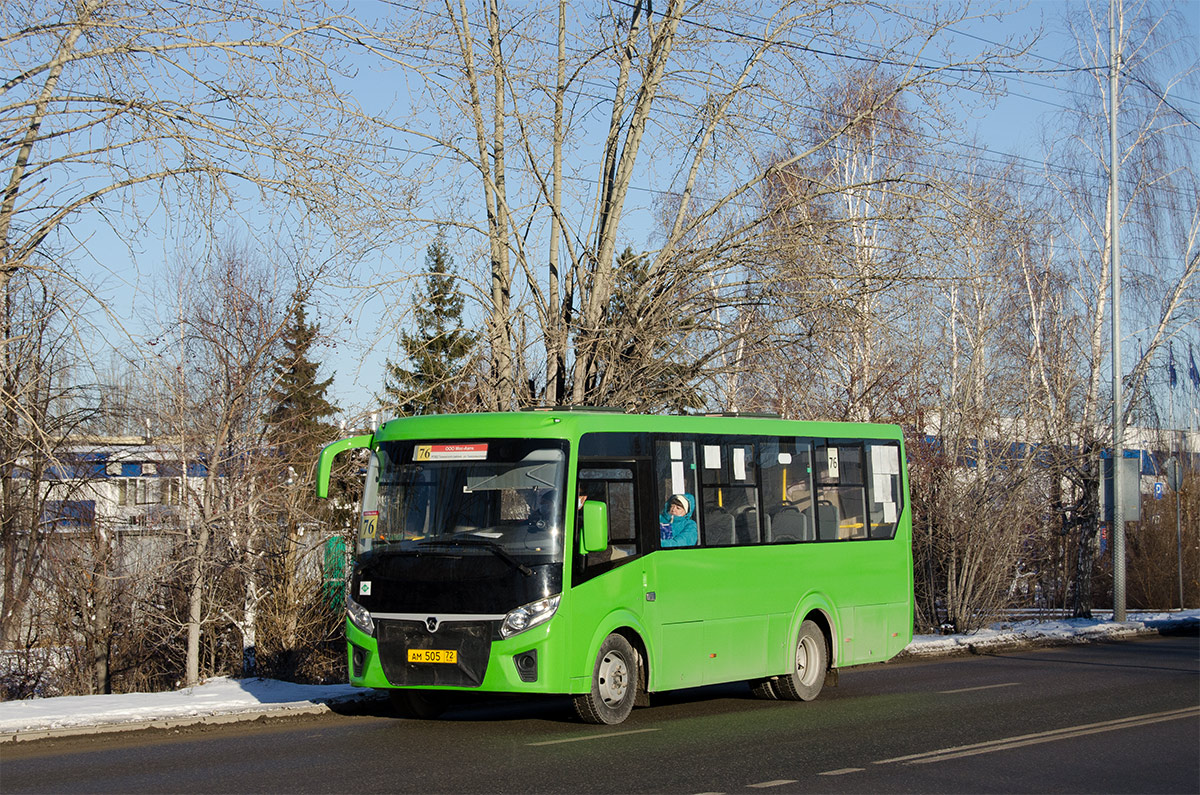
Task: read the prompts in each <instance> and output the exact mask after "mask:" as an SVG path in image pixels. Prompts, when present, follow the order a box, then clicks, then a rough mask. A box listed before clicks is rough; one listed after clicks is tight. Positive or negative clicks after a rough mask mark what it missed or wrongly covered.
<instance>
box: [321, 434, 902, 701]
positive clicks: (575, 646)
mask: <svg viewBox="0 0 1200 795" xmlns="http://www.w3.org/2000/svg"><path fill="white" fill-rule="evenodd" d="M605 432H613V433H654V434H668V435H669V434H706V435H707V434H729V435H738V436H759V435H761V436H764V437H808V438H816V439H820V438H824V439H831V440H834V439H846V440H881V441H891V442H896V443H897V444H899V445H900V451H901V461H903V460H904V458H903V436H902V432H901V429H900V428H899V427H897V426H894V425H875V424H849V423H824V422H803V421H788V420H778V419H770V418H759V417H699V416H693V417H683V416H679V417H672V416H638V415H626V414H618V413H610V412H598V411H593V412H589V411H579V410H575V411H570V410H552V411H535V412H519V413H498V414H471V415H440V416H428V417H413V418H405V419H397V420H392V421H390V422H388V423H386V424H385V425H383V426H382V427H380V428H379V429H378V430H377V431H376V432H375V434H374V435H373V436H371V435H367V436H356V437H353V438H351V439H343V440H341V441H339V442H334V443H333V444H330V445H328V446H327V447H326V448H325V449H324V450H322V452H321V458H320V463H319V467H318V495H319V496H325V494H327V491H328V478H329V468H330V465H331V462H332V459H333V457H334V456H336V455H337V454H338V453H339V452H342V451H343V450H347V449H352V448H360V447H374V446H376V445H378V444H379V443H380V442H383V441H390V440H400V439H414V440H433V441H454V440H463V441H467V440H472V439H488V438H503V437H515V438H526V439H565V440H566V441H567V442H568V443H569V445H570V460H569V465H568V466H569V469H568V475H567V494H566V495H565V497H566V506H567V516H566V527H568V528H573V527H575V526H576V517H575V516H574V506H576V504H577V503H576V495H575V485H576V471H577V467H578V458H577V456H578V451H579V442H580V437H581V436H582V435H583V434H585V433H588V434H591V433H605ZM900 477H901V494H902V495H903V501H904V503H903V509H902V511H901V513H900V515H899V516H898V517H897V527H896V533H895V537H894V538H892V539H878V540H866V541H839V542H810V543H795V544H771V545H757V546H735V547H710V548H705V547H692V548H673V549H659V550H656V551H653V552H650V553H648V554H644V555H642V556H640V557H635V558H632V559H630V561H629V562H628V563H627V564H625V565H620V566H617V567H616V568H613V569H611V570H610V571H607V572H605V573H603V574H600V575H599V576H595V577H592V578H591V579H587V580H586V581H584V582H581V583H579V584H577V585H576V584H575V583H573V582H572V574H573V572H574V568H573V566H572V561H573V558H574V556H576V555H579V554H584V552H585V550H583V549H580V548H579V547H580V546H583V544H582V543H581V539H580V538H579V537H578V536H577V535H576V534H574V533H566V534H565V538H564V544H565V554H566V563H565V564H564V565H565V571H564V572H563V593H562V599H561V602H560V604H559V607H558V610H557V613H556V614H555V615H554V617H553V618H551V619H550V620H549V621H547V622H546V623H544V624H541V625H539V626H536V627H534V628H532V629H529V630H527V631H525V632H522V633H520V634H518V635H515V636H513V637H510V638H507V639H504V640H495V641H494V642H493V644H492V652H491V659H490V661H489V664H488V667H487V672H486V675H485V677H484V680H483V683H482V685H481V686H480V687H479V688H477V689H479V690H484V691H502V692H523V693H582V692H586V691H587V690H588V688H589V687H590V680H591V674H592V670H593V664H594V662H595V659H596V654H597V651H598V650H599V648H600V645H601V644H602V643H603V641H604V639H605V638H606V637H607V636H608V635H609V634H610V633H613V632H619V633H622V634H624V635H625V636H626V637H627V638H629V639H630V641H631V642H632V643H633V645H634V647H635V648H636V649H638V650H639V652H640V653H641V654H642V655H643V661H644V664H645V666H646V669H647V689H648V690H650V691H662V690H671V689H676V688H683V687H692V686H696V685H702V684H712V683H717V682H728V681H737V680H745V679H753V678H757V677H764V676H773V675H777V674H782V673H785V672H788V671H790V670H791V669H792V666H793V665H794V653H795V640H796V637H797V632H798V630H799V627H800V624H801V623H802V622H803V621H804V620H805V619H806V618H812V619H814V620H816V621H817V623H818V624H820V625H821V626H822V628H823V629H824V630H825V632H826V634H827V638H828V641H829V652H830V658H831V659H830V665H831V667H845V666H850V665H858V664H863V663H870V662H879V661H883V660H886V659H888V658H890V657H893V656H895V655H896V654H897V653H899V652H900V651H901V650H902V649H903V648H904V647H905V646H906V645H908V643H909V642H910V641H911V639H912V625H913V571H912V523H911V508H910V506H909V500H908V475H907V472H906V471H905V468H904V467H903V466H901V475H900ZM595 508H599V506H593V505H591V504H590V503H585V509H584V511H585V514H586V513H587V511H588V509H595ZM592 521H593V522H598V521H599V519H593V520H592ZM585 524H586V523H585ZM586 534H587V533H586V530H585V535H586ZM514 607H515V606H514ZM346 637H347V641H348V644H349V652H350V653H351V654H352V653H353V647H358V648H359V649H361V650H362V651H363V652H365V657H366V663H365V666H364V669H363V675H362V676H361V677H353V676H352V677H351V683H352V684H355V685H359V686H363V687H375V688H388V687H391V685H390V684H389V682H388V681H387V679H386V677H385V676H384V674H383V669H382V668H381V667H380V664H379V660H378V648H377V645H376V642H375V639H374V638H373V637H371V636H369V635H366V634H364V633H363V632H362V631H360V630H359V629H358V628H357V627H356V626H354V624H353V623H351V622H350V621H349V620H347V622H346ZM531 649H536V650H537V653H538V657H537V659H538V678H537V681H536V682H530V683H527V682H523V681H521V679H520V678H519V677H518V675H517V670H516V666H515V664H514V663H513V659H512V658H513V655H516V654H519V653H522V652H525V651H529V650H531ZM351 670H353V669H351Z"/></svg>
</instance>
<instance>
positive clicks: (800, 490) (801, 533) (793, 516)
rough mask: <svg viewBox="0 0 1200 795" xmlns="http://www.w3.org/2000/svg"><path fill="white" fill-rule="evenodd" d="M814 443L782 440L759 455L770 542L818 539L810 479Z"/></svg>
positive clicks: (803, 440)
mask: <svg viewBox="0 0 1200 795" xmlns="http://www.w3.org/2000/svg"><path fill="white" fill-rule="evenodd" d="M812 460H813V445H812V442H811V441H809V440H807V439H795V440H789V439H782V440H780V442H779V445H778V448H777V449H774V450H770V451H768V452H766V453H764V454H763V456H762V492H763V504H764V507H765V509H766V510H765V516H764V522H763V535H764V540H765V541H766V542H767V543H770V544H780V543H789V542H793V541H815V540H816V539H817V530H816V528H817V520H816V500H815V499H813V482H812Z"/></svg>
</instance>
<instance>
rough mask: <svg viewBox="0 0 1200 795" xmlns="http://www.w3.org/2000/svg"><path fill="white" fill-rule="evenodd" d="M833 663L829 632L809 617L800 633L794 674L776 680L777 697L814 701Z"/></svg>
mask: <svg viewBox="0 0 1200 795" xmlns="http://www.w3.org/2000/svg"><path fill="white" fill-rule="evenodd" d="M828 662H829V653H828V649H826V647H825V634H824V633H823V632H821V628H820V627H818V626H817V624H816V622H814V621H810V620H805V622H804V623H803V624H801V625H800V632H799V633H797V635H796V655H795V660H794V661H793V663H792V671H791V673H790V674H784V675H783V676H780V677H779V678H777V679H776V680H775V681H774V682H773V683H772V685H773V687H772V689H773V690H774V691H775V695H776V697H778V698H780V699H783V700H784V701H812V700H813V699H814V698H816V697H817V694H818V693H820V692H821V686H822V685H824V684H825V668H826V666H827V665H828Z"/></svg>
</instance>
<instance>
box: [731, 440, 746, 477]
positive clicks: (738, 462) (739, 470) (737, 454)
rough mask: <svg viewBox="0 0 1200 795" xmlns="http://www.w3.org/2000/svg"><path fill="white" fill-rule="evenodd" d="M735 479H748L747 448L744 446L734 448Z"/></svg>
mask: <svg viewBox="0 0 1200 795" xmlns="http://www.w3.org/2000/svg"><path fill="white" fill-rule="evenodd" d="M733 479H734V480H745V479H746V449H745V448H744V447H735V448H733Z"/></svg>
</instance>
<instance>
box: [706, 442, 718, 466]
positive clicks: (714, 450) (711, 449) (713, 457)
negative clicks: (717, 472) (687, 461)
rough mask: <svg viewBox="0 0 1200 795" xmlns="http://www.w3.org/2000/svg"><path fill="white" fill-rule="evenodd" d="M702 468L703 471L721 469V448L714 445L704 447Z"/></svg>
mask: <svg viewBox="0 0 1200 795" xmlns="http://www.w3.org/2000/svg"><path fill="white" fill-rule="evenodd" d="M704 468H705V469H720V468H721V447H720V445H715V444H706V445H704Z"/></svg>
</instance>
